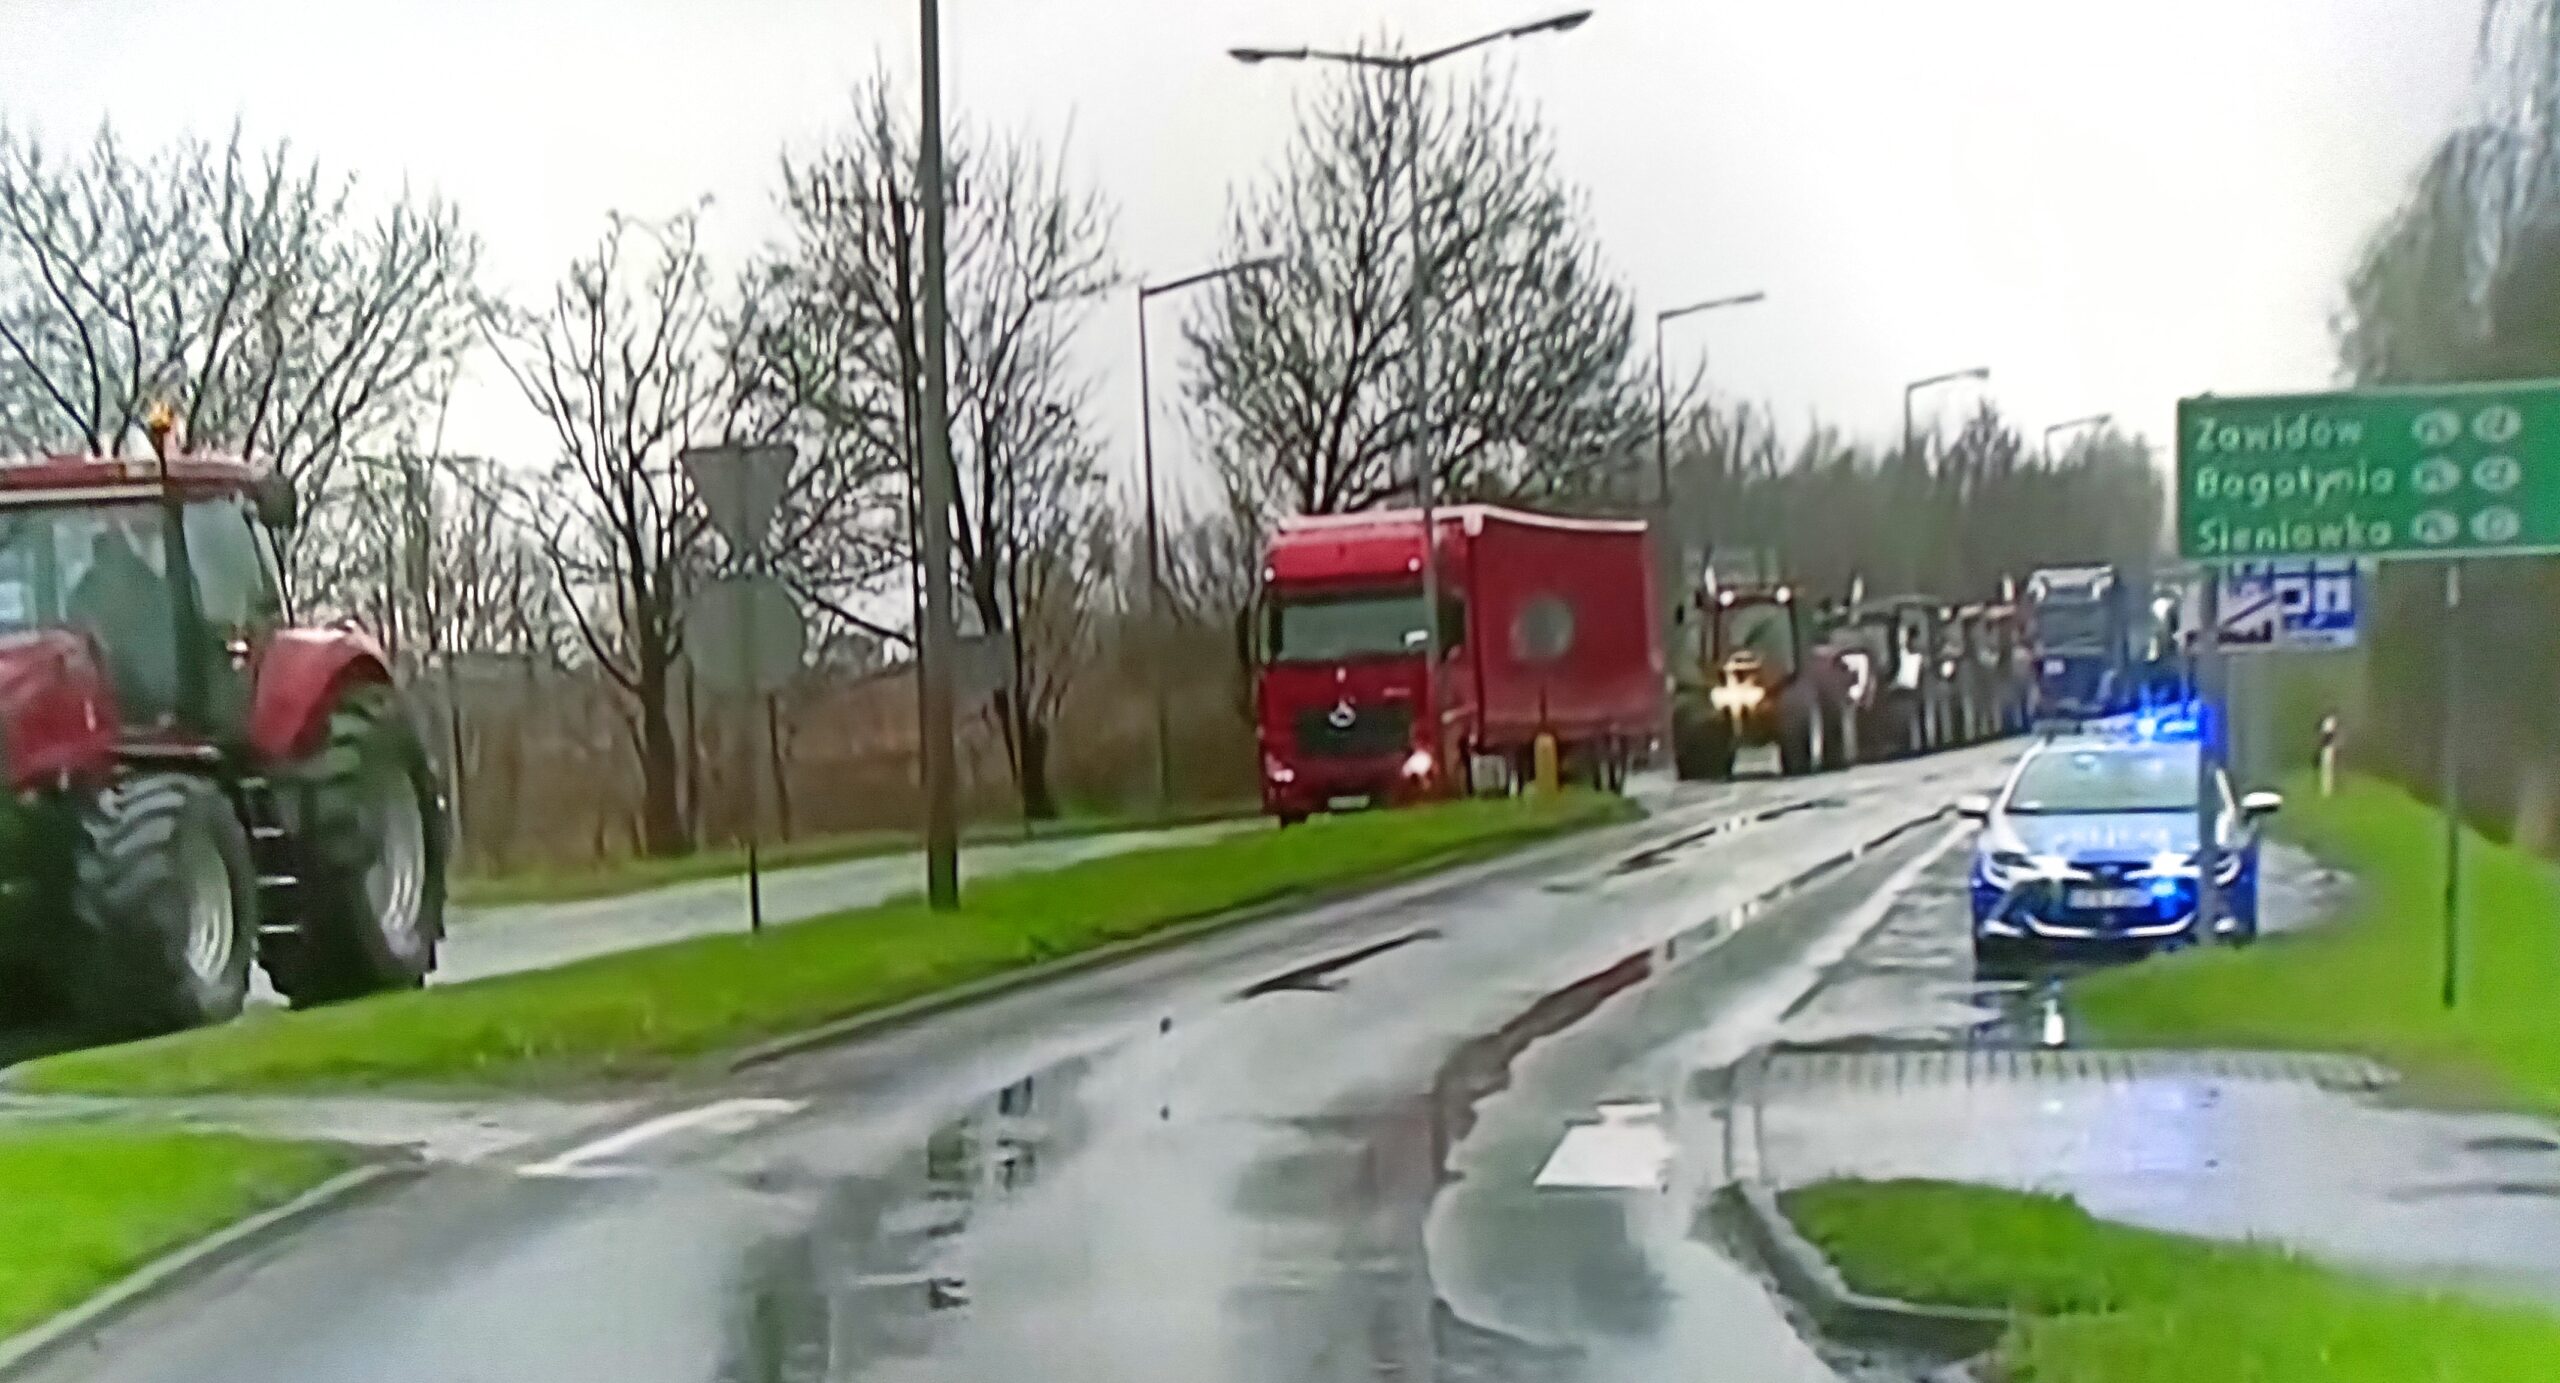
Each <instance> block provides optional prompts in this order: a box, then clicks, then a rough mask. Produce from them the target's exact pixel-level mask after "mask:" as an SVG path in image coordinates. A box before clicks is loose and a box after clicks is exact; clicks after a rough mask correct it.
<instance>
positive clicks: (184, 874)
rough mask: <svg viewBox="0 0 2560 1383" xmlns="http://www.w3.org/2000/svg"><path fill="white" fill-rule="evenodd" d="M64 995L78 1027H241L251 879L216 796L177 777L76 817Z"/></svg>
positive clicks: (152, 780)
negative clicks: (232, 1022) (237, 1023)
mask: <svg viewBox="0 0 2560 1383" xmlns="http://www.w3.org/2000/svg"><path fill="white" fill-rule="evenodd" d="M80 826H81V840H80V843H79V845H78V847H77V848H78V852H79V853H78V859H77V864H76V867H75V873H74V876H73V881H72V886H71V922H72V928H71V931H72V944H71V945H70V946H69V947H67V948H66V954H65V955H64V956H63V957H62V959H63V961H64V963H65V967H66V973H65V975H64V982H63V991H64V993H65V996H66V997H67V998H68V999H69V1000H70V1002H71V1007H72V1011H73V1013H74V1014H75V1015H76V1016H77V1017H78V1018H79V1020H80V1022H81V1024H82V1026H84V1027H86V1028H88V1029H90V1030H92V1031H94V1032H96V1033H98V1034H100V1035H101V1036H108V1037H148V1036H151V1035H153V1034H157V1033H164V1032H176V1031H178V1030H179V1029H182V1028H193V1027H201V1026H203V1025H205V1024H207V1023H220V1022H224V1021H226V1020H228V1019H231V1018H235V1017H237V1016H239V1013H240V1008H241V1005H243V1004H245V1003H246V1002H248V998H249V961H250V957H251V956H252V955H253V954H254V953H255V952H256V950H257V945H258V881H257V870H256V867H255V866H254V865H252V864H251V863H250V860H249V836H248V832H246V831H244V830H242V829H241V826H240V817H239V814H238V813H236V812H234V811H233V810H232V808H231V803H230V801H229V800H228V799H226V798H225V797H224V796H223V795H222V790H221V789H219V788H217V787H215V786H214V785H213V784H212V783H209V782H207V781H205V780H204V779H202V778H198V777H194V776H192V775H190V774H184V773H144V774H139V775H136V776H134V777H132V778H128V779H126V780H124V781H122V782H118V783H115V784H113V785H111V786H109V787H108V788H107V789H106V790H105V791H104V792H101V793H99V794H98V797H97V800H96V801H95V802H93V803H91V804H90V806H89V808H88V810H87V811H86V812H84V813H83V814H82V818H81V822H80Z"/></svg>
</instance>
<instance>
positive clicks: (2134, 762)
mask: <svg viewBox="0 0 2560 1383" xmlns="http://www.w3.org/2000/svg"><path fill="white" fill-rule="evenodd" d="M2196 754H2197V747H2196V745H2195V743H2194V742H2193V741H2192V740H2160V739H2152V738H2143V737H2138V736H2135V737H2125V738H2071V739H2061V740H2055V741H2051V742H2048V743H2045V744H2040V745H2038V746H2036V747H2035V748H2034V749H2031V750H2029V751H2028V753H2027V755H2026V757H2025V758H2023V759H2021V760H2020V761H2019V763H2018V767H2017V769H2016V770H2015V771H2014V772H2012V773H2011V774H2010V775H2009V780H2008V781H2007V782H2006V783H2004V784H2002V786H2001V789H2000V791H1999V792H1998V793H1996V794H1994V795H1992V796H1990V797H1987V798H1984V797H1975V798H1969V799H1967V800H1966V801H1964V802H1963V803H1960V804H1959V810H1960V811H1961V812H1962V813H1963V815H1965V816H1966V817H1968V818H1971V819H1973V820H1977V821H1980V822H1981V823H1982V831H1981V833H1980V835H1979V836H1978V837H1977V839H1976V840H1975V843H1974V852H1973V869H1972V875H1971V881H1970V883H1971V887H1970V890H1969V891H1970V893H1971V895H1972V903H1973V942H1974V952H1975V954H1976V956H1977V957H1978V958H1983V959H1994V958H1998V959H2008V958H2012V957H2017V956H2021V955H2024V954H2027V953H2033V952H2039V951H2043V952H2066V951H2077V952H2083V953H2086V952H2095V951H2112V950H2122V951H2126V952H2137V953H2138V952H2142V951H2148V950H2150V949H2153V948H2155V947H2162V946H2172V945H2178V944H2183V943H2187V942H2192V941H2194V940H2195V939H2196V938H2197V935H2198V931H2199V929H2198V927H2197V924H2196V906H2197V877H2196V840H2197V835H2196V819H2197V811H2196ZM2215 777H2216V793H2215V795H2216V797H2217V798H2218V799H2219V802H2218V808H2219V809H2218V811H2217V812H2216V813H2215V816H2216V820H2217V822H2218V825H2219V839H2220V848H2221V859H2220V861H2219V864H2218V867H2217V869H2216V871H2215V873H2216V875H2217V878H2218V881H2219V883H2220V885H2221V907H2220V908H2219V910H2218V911H2217V914H2216V917H2215V924H2214V927H2213V932H2214V934H2216V935H2218V936H2221V937H2224V938H2226V939H2230V940H2235V941H2245V940H2247V939H2249V938H2252V937H2254V936H2256V935H2257V930H2258V837H2259V831H2258V826H2259V822H2260V821H2261V820H2262V819H2263V818H2264V817H2265V816H2266V815H2267V814H2268V813H2270V812H2273V811H2274V810H2276V808H2277V807H2278V806H2280V805H2281V804H2282V800H2283V799H2282V798H2280V797H2279V796H2277V795H2276V794H2275V793H2271V792H2258V793H2251V794H2249V795H2248V796H2247V797H2245V798H2242V799H2240V800H2239V801H2237V802H2235V801H2234V800H2233V799H2232V795H2231V784H2230V780H2229V779H2228V777H2226V776H2224V775H2223V774H2221V773H2220V771H2219V770H2217V771H2216V774H2215Z"/></svg>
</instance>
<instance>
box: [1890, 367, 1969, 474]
mask: <svg viewBox="0 0 2560 1383" xmlns="http://www.w3.org/2000/svg"><path fill="white" fill-rule="evenodd" d="M1989 378H1991V367H1990V366H1988V365H1976V366H1974V367H1973V368H1972V369H1970V370H1949V371H1947V372H1946V373H1945V374H1942V375H1931V376H1929V377H1928V378H1927V379H1915V380H1913V381H1911V382H1910V383H1909V384H1906V385H1903V386H1902V454H1903V456H1905V457H1906V458H1907V457H1909V456H1910V455H1911V447H1912V436H1911V396H1912V395H1914V394H1917V393H1919V392H1920V391H1921V390H1923V389H1928V388H1933V387H1935V386H1937V385H1940V384H1952V383H1954V382H1956V381H1957V380H1960V379H1989Z"/></svg>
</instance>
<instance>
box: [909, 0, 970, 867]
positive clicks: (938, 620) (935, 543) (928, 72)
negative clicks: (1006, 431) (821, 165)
mask: <svg viewBox="0 0 2560 1383" xmlns="http://www.w3.org/2000/svg"><path fill="white" fill-rule="evenodd" d="M917 19H918V33H919V42H920V45H921V48H922V55H921V56H922V64H921V67H922V73H921V81H920V82H919V85H920V86H921V88H922V96H923V100H922V104H923V107H924V109H923V113H922V115H921V117H920V118H919V120H918V128H917V141H916V144H917V148H916V183H917V196H918V198H919V199H920V200H921V201H922V202H923V204H924V205H923V208H922V215H921V217H920V218H919V219H920V221H921V222H922V224H921V225H920V226H919V227H918V232H919V234H918V239H919V240H920V241H921V242H922V245H921V250H922V253H921V254H920V255H919V256H918V257H919V259H920V260H921V261H922V266H921V267H922V270H923V273H922V278H923V280H924V282H923V284H922V285H921V287H922V289H923V292H922V297H923V300H924V301H923V305H922V306H923V317H924V322H923V334H924V341H923V343H922V345H923V349H922V351H921V352H920V353H921V354H922V355H923V357H924V378H923V380H922V381H921V383H922V385H923V389H922V393H923V396H924V397H923V402H924V416H923V418H921V419H920V420H919V421H920V423H921V424H922V426H921V427H920V428H919V429H918V430H919V431H920V432H921V433H922V434H923V443H924V445H923V453H924V454H923V455H922V457H920V458H919V461H920V463H921V464H920V467H919V469H920V470H921V471H922V472H923V474H922V475H921V476H919V477H918V483H917V487H916V488H917V508H918V510H919V511H920V512H919V513H918V515H917V523H916V529H917V543H916V550H917V552H916V555H917V560H918V561H919V562H920V563H921V564H922V566H923V571H922V572H921V573H920V575H921V576H922V582H921V585H922V587H923V598H922V600H921V601H920V602H919V603H920V604H921V605H922V606H923V610H922V613H923V616H924V628H923V630H922V631H921V632H922V642H921V646H920V647H919V648H918V650H917V652H918V654H919V660H918V661H919V666H918V668H917V679H916V680H917V682H918V690H919V692H920V694H921V698H920V699H921V700H922V702H923V706H922V714H921V715H920V716H919V717H918V719H919V722H920V723H919V724H918V725H917V727H916V728H917V737H918V740H919V741H920V743H919V745H918V750H919V753H918V755H917V757H918V758H919V759H920V760H921V765H920V766H921V768H922V774H923V778H924V861H925V863H924V881H925V882H924V893H925V902H926V905H927V906H929V907H931V908H932V909H933V910H934V911H936V912H946V911H949V910H950V909H952V908H956V907H958V906H959V905H960V815H959V802H958V791H957V787H956V785H955V784H954V782H953V778H954V777H955V775H956V770H957V768H958V764H957V762H956V756H955V754H954V745H953V743H952V738H951V655H952V645H953V644H954V643H955V642H956V639H955V637H954V630H953V626H952V615H951V499H952V492H953V491H954V490H956V489H958V488H959V484H958V478H957V477H956V476H954V475H953V474H952V470H951V398H950V393H949V386H950V380H951V374H950V362H949V360H948V358H947V351H946V345H947V343H946V342H945V341H944V339H943V334H944V331H945V330H946V327H947V323H948V319H949V315H950V314H949V307H948V304H947V302H946V300H945V297H944V288H945V283H944V276H945V275H944V270H945V266H944V246H943V226H942V221H943V206H942V173H943V169H942V21H941V16H940V10H939V5H938V3H937V0H917Z"/></svg>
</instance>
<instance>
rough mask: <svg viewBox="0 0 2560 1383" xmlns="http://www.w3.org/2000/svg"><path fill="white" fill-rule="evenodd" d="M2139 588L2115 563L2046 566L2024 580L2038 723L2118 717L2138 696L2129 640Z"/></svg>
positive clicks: (2140, 612)
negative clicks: (2033, 663)
mask: <svg viewBox="0 0 2560 1383" xmlns="http://www.w3.org/2000/svg"><path fill="white" fill-rule="evenodd" d="M2148 598H2149V592H2148V591H2147V589H2146V588H2145V584H2143V583H2137V582H2135V581H2132V580H2130V579H2128V578H2127V576H2126V575H2125V574H2124V573H2122V572H2120V571H2118V570H2117V569H2116V568H2115V567H2114V566H2113V565H2110V564H2106V563H2098V564H2093V565H2088V566H2075V567H2045V568H2042V569H2040V570H2038V571H2036V572H2034V573H2032V574H2030V575H2029V576H2028V577H2027V589H2026V606H2027V625H2028V631H2029V633H2028V637H2029V639H2030V642H2031V644H2032V646H2033V650H2034V651H2033V655H2032V656H2033V658H2034V661H2035V714H2036V719H2037V720H2039V721H2046V722H2051V721H2082V720H2094V719H2099V718H2102V717H2105V716H2112V715H2120V714H2122V713H2124V712H2126V711H2129V710H2131V709H2133V706H2134V704H2135V703H2136V702H2137V701H2138V700H2139V699H2140V687H2139V683H2140V681H2141V677H2140V670H2139V668H2138V667H2137V660H2136V653H2135V640H2136V637H2137V635H2138V633H2139V630H2140V626H2141V624H2142V622H2143V618H2144V615H2145V614H2146V611H2145V609H2144V606H2145V603H2146V602H2147V600H2148Z"/></svg>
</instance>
